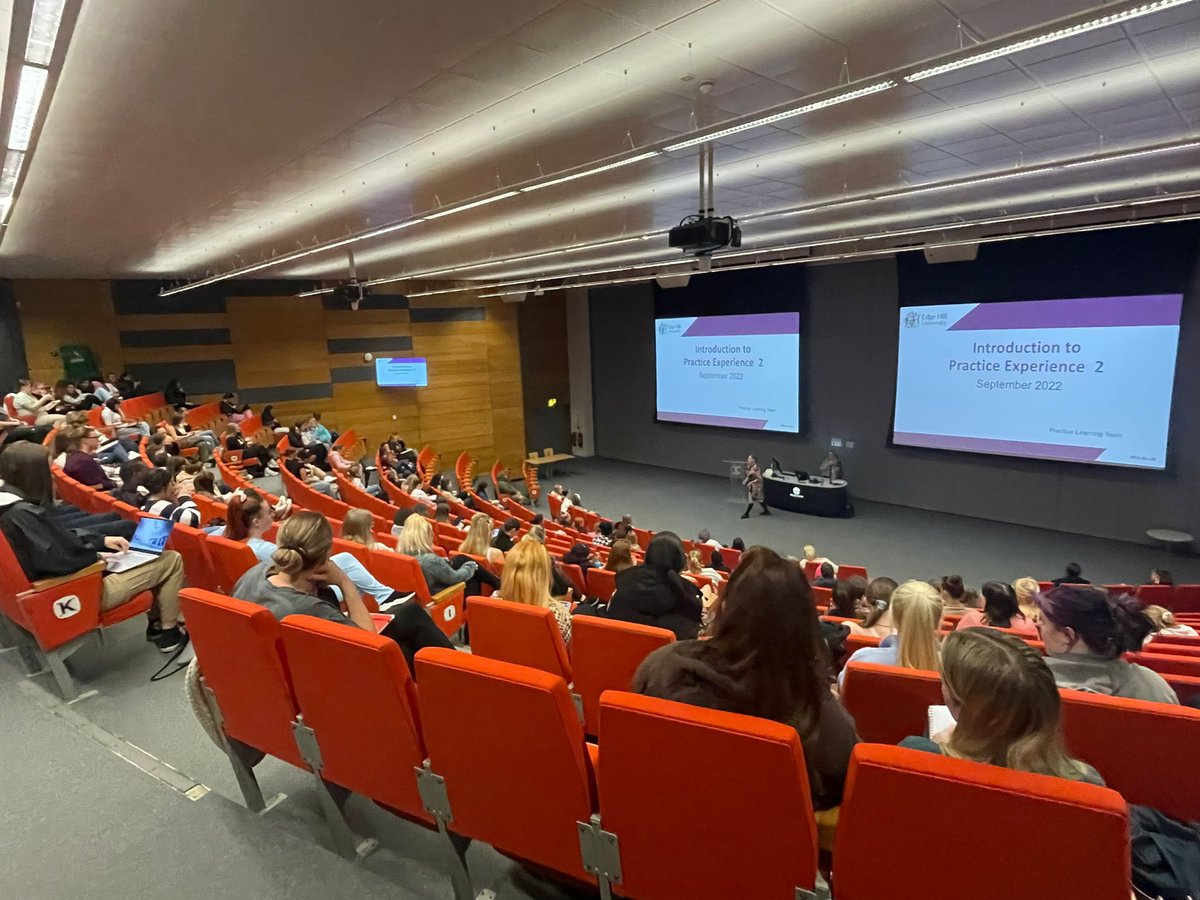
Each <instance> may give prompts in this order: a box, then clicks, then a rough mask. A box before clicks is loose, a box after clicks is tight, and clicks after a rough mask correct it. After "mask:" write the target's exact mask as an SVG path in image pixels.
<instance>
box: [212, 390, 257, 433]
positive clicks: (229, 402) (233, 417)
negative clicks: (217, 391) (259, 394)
mask: <svg viewBox="0 0 1200 900" xmlns="http://www.w3.org/2000/svg"><path fill="white" fill-rule="evenodd" d="M217 409H218V410H219V411H220V413H221V415H223V416H225V417H226V418H227V419H229V421H230V422H233V423H234V424H235V425H236V424H238V423H240V422H244V421H245V420H246V419H248V418H250V417H251V416H252V415H254V412H253V410H251V409H250V404H248V403H243V402H242V401H241V400H240V399H238V395H237V391H229V392H228V393H226V394H224V395H223V396H222V397H221V402H220V403H219V404H218V405H217Z"/></svg>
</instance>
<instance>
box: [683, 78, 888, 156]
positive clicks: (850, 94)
mask: <svg viewBox="0 0 1200 900" xmlns="http://www.w3.org/2000/svg"><path fill="white" fill-rule="evenodd" d="M895 86H896V82H894V81H891V80H888V81H880V82H877V83H876V84H872V85H869V86H867V87H864V88H859V89H858V90H855V91H847V92H846V93H844V94H837V95H835V96H833V97H826V98H825V99H824V100H816V101H814V102H812V103H806V104H804V105H803V106H797V107H795V108H793V109H785V110H783V111H782V112H777V113H772V114H771V115H769V116H761V117H759V118H757V119H751V120H750V121H749V122H743V123H742V124H740V125H731V126H730V127H729V128H722V129H721V130H720V131H712V132H709V133H707V134H702V135H700V136H698V137H693V138H688V139H687V140H684V141H678V142H677V143H674V144H668V145H667V146H666V147H664V148H663V152H665V153H670V152H671V151H672V150H683V149H684V148H685V147H695V146H696V145H697V144H707V143H708V142H709V141H715V140H717V139H718V138H723V137H728V136H729V135H731V134H738V133H739V132H742V131H749V130H750V129H751V128H761V127H762V126H763V125H771V124H774V123H775V122H782V121H783V120H784V119H790V118H792V117H794V116H802V115H804V114H805V113H810V112H814V111H816V110H818V109H825V108H826V107H829V106H836V105H838V104H839V103H847V102H849V101H850V100H857V99H858V98H859V97H867V96H870V95H871V94H878V93H879V92H880V91H886V90H888V89H889V88H894V87H895Z"/></svg>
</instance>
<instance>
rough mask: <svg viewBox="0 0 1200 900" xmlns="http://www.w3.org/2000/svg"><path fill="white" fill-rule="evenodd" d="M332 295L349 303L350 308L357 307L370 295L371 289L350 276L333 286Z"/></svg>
mask: <svg viewBox="0 0 1200 900" xmlns="http://www.w3.org/2000/svg"><path fill="white" fill-rule="evenodd" d="M332 296H333V297H335V298H336V299H338V300H344V301H345V302H347V303H349V304H350V308H351V309H358V306H359V304H360V303H362V302H363V300H365V299H366V298H367V297H369V296H371V289H370V288H369V287H367V285H366V284H364V283H363V282H361V281H359V280H358V279H357V278H351V279H349V280H348V281H343V282H342V283H341V284H339V285H338V286H337V287H336V288H334V289H333V295H332Z"/></svg>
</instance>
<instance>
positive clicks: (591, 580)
mask: <svg viewBox="0 0 1200 900" xmlns="http://www.w3.org/2000/svg"><path fill="white" fill-rule="evenodd" d="M616 589H617V573H616V572H610V571H609V570H608V569H588V570H587V593H588V596H591V597H595V598H597V599H598V600H600V601H601V602H602V603H607V602H608V601H609V600H610V599H611V598H612V595H613V591H615V590H616Z"/></svg>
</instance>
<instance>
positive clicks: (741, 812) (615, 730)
mask: <svg viewBox="0 0 1200 900" xmlns="http://www.w3.org/2000/svg"><path fill="white" fill-rule="evenodd" d="M600 727H601V730H602V731H603V734H604V744H603V757H602V764H601V766H600V767H599V771H598V782H599V793H600V819H599V822H598V823H597V825H598V828H599V831H598V834H597V843H598V845H599V848H600V851H601V852H598V854H597V856H598V861H599V863H600V865H601V866H602V869H601V874H602V877H603V878H604V879H605V880H608V881H611V882H612V888H613V890H614V891H615V893H616V894H618V895H619V896H623V897H639V898H653V900H725V898H732V897H747V898H749V897H753V898H755V900H771V898H778V900H785V898H786V900H797V898H802V897H810V898H811V897H814V896H816V890H817V884H818V876H817V826H816V823H815V821H814V819H813V810H812V795H811V793H810V791H809V784H808V774H807V769H806V767H805V762H804V750H803V748H802V747H801V745H800V737H799V735H798V734H797V733H796V729H794V728H791V727H789V726H787V725H783V724H780V723H779V722H771V721H768V720H766V719H758V718H754V717H751V716H741V715H735V714H734V713H727V712H720V711H717V710H710V709H704V708H702V707H698V706H691V705H688V704H684V703H675V702H673V701H670V700H659V699H657V698H653V697H643V696H640V695H637V694H628V693H624V692H618V691H606V692H605V694H604V696H603V697H601V699H600ZM652 748H659V750H657V751H656V750H654V749H652ZM610 836H615V837H612V838H610Z"/></svg>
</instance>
